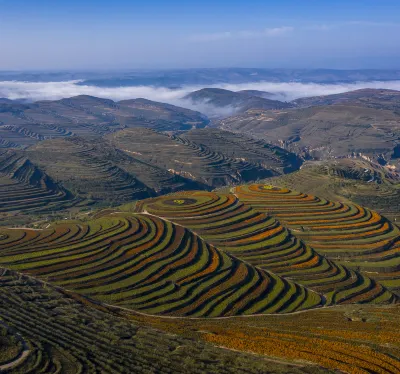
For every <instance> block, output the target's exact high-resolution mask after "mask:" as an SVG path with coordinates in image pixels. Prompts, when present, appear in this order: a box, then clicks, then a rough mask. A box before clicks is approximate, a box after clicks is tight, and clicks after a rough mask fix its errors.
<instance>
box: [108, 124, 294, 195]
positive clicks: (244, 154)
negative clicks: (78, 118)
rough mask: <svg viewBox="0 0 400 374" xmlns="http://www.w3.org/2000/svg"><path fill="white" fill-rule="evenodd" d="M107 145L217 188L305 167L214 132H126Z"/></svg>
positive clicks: (264, 147) (278, 150) (268, 148)
mask: <svg viewBox="0 0 400 374" xmlns="http://www.w3.org/2000/svg"><path fill="white" fill-rule="evenodd" d="M107 139H108V140H109V141H110V142H111V144H112V145H113V146H115V147H116V148H118V149H121V150H123V151H125V152H126V153H127V154H130V155H133V156H134V157H137V158H139V159H141V160H143V161H145V162H148V163H151V164H154V165H157V166H158V167H162V168H164V169H167V170H169V171H170V172H172V173H174V174H177V175H180V176H182V177H185V178H188V179H191V180H194V181H196V182H198V183H202V184H204V185H206V186H208V187H213V188H215V187H220V186H224V185H227V184H232V183H242V182H245V181H249V180H257V179H259V178H266V177H268V176H273V175H279V174H282V173H284V172H289V171H291V170H297V169H298V168H299V166H300V164H301V161H300V160H299V159H298V158H297V157H296V156H295V155H293V154H291V153H289V152H287V151H285V150H283V149H281V148H277V147H273V146H270V145H268V144H266V143H264V142H257V141H254V140H253V139H250V138H246V137H239V136H235V135H234V134H232V133H229V132H224V131H220V130H217V129H210V128H207V129H202V130H201V131H197V130H193V131H189V132H186V133H184V134H182V135H180V136H168V135H166V134H163V133H160V132H155V131H152V130H150V129H144V128H136V129H126V130H123V131H119V132H116V133H113V134H110V135H108V136H107Z"/></svg>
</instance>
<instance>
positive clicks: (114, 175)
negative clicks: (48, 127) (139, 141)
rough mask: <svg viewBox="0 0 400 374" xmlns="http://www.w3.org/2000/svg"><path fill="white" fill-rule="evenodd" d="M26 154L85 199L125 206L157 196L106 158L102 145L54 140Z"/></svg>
mask: <svg viewBox="0 0 400 374" xmlns="http://www.w3.org/2000/svg"><path fill="white" fill-rule="evenodd" d="M25 153H26V155H27V157H28V158H29V159H30V160H32V162H34V163H35V164H37V165H39V167H41V168H42V169H43V170H44V171H45V172H46V173H47V174H48V175H50V176H51V177H52V178H53V179H54V180H55V181H57V182H59V183H61V184H63V185H64V186H65V187H66V188H68V189H69V190H71V191H73V192H75V193H76V194H79V195H81V196H83V197H86V198H91V199H97V200H106V201H111V200H115V201H118V202H123V201H128V200H132V199H135V198H136V199H138V198H143V197H147V196H151V195H154V193H153V192H152V191H151V190H150V189H149V188H148V187H147V186H145V185H144V184H143V183H142V182H141V181H140V180H138V179H137V178H136V177H135V175H132V174H131V173H129V172H128V171H127V170H125V169H123V168H121V167H120V166H119V165H118V163H116V162H113V161H112V160H111V159H110V157H107V153H106V149H104V148H102V146H101V142H88V141H85V140H83V139H81V138H76V137H74V138H67V139H65V140H63V139H53V140H51V141H44V142H40V143H38V144H37V145H35V146H34V147H31V148H29V149H28V150H27V151H26V152H25Z"/></svg>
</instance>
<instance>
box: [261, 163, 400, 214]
mask: <svg viewBox="0 0 400 374" xmlns="http://www.w3.org/2000/svg"><path fill="white" fill-rule="evenodd" d="M265 182H266V183H268V184H273V185H277V186H282V187H287V188H289V189H293V190H299V191H303V192H305V193H307V194H312V195H316V196H320V197H324V198H326V199H329V200H337V201H342V202H345V203H356V204H358V205H362V206H366V207H368V208H371V209H373V210H376V211H378V212H379V213H381V214H383V215H384V216H386V217H388V218H390V219H391V220H393V221H394V220H397V221H398V220H399V217H400V177H399V173H398V172H395V171H392V170H390V169H388V168H387V167H385V166H381V165H379V164H376V163H371V162H369V161H367V160H364V159H347V158H345V159H337V160H327V161H307V162H306V163H304V164H303V165H302V167H301V169H300V170H298V171H297V172H294V173H291V174H288V175H284V176H280V177H276V178H270V179H267V180H265Z"/></svg>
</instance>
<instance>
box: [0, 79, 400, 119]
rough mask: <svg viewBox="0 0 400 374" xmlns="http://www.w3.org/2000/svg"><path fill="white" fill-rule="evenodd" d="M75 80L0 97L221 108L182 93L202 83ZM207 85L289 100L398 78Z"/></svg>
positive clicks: (17, 86)
mask: <svg viewBox="0 0 400 374" xmlns="http://www.w3.org/2000/svg"><path fill="white" fill-rule="evenodd" d="M78 83H79V81H66V82H17V81H3V82H0V97H5V98H9V99H14V100H15V99H29V100H32V101H38V100H57V99H61V98H65V97H72V96H77V95H91V96H97V97H103V98H109V99H112V100H115V101H118V100H124V99H133V98H138V97H143V98H147V99H150V100H154V101H160V102H166V103H170V104H174V105H178V106H182V107H186V108H190V109H194V110H199V111H201V112H204V113H206V114H209V115H215V114H217V113H218V114H219V113H221V109H217V108H213V107H212V106H211V105H209V104H207V103H202V104H193V103H191V102H189V101H188V100H184V99H183V97H184V96H185V95H187V94H188V93H190V92H192V91H195V90H198V89H201V88H204V86H194V85H190V86H183V87H181V88H179V89H170V88H166V87H152V86H130V87H96V86H87V85H80V84H78ZM209 87H219V88H225V89H227V90H232V91H239V90H260V91H267V92H271V93H273V94H274V98H275V99H277V100H283V101H290V100H294V99H297V98H300V97H309V96H319V95H329V94H337V93H342V92H346V91H353V90H357V89H361V88H386V89H394V90H400V81H390V82H381V81H371V82H356V83H349V84H319V83H299V82H287V83H284V82H256V83H242V84H229V83H226V84H219V85H213V86H209ZM231 110H232V108H223V109H222V111H223V112H222V113H221V115H222V114H223V115H229V114H230V113H229V112H230V111H231Z"/></svg>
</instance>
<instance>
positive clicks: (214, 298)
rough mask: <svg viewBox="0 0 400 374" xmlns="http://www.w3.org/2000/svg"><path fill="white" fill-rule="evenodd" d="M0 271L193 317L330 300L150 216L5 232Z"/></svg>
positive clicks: (123, 215) (112, 300)
mask: <svg viewBox="0 0 400 374" xmlns="http://www.w3.org/2000/svg"><path fill="white" fill-rule="evenodd" d="M0 264H2V265H4V266H5V267H7V268H10V269H12V270H16V271H19V272H22V273H26V274H29V275H32V276H35V277H38V278H39V279H43V280H45V281H46V282H49V283H50V284H54V285H57V286H60V287H62V288H63V289H67V290H72V291H74V292H78V293H80V294H82V295H85V296H86V297H89V298H92V299H94V300H97V301H101V302H103V303H106V304H112V305H114V306H120V307H124V308H129V309H133V310H136V311H140V312H143V313H147V314H160V315H170V316H192V317H223V316H233V315H250V314H270V313H289V312H294V311H300V310H305V309H309V308H314V307H318V306H322V305H323V304H324V298H322V297H321V296H320V294H318V293H317V292H314V291H311V290H308V289H306V288H304V287H303V286H301V285H299V284H296V283H294V282H293V281H291V280H288V279H285V278H282V277H280V276H279V275H277V274H274V273H271V272H268V271H265V270H262V269H260V268H257V267H254V266H253V265H251V264H250V263H247V262H243V261H242V260H240V259H238V258H236V257H233V256H232V255H229V254H227V253H225V252H224V251H220V250H219V249H218V248H216V247H214V246H212V245H210V244H208V243H207V242H205V241H204V240H202V239H201V238H200V237H199V236H197V235H195V234H194V233H193V232H191V231H189V230H188V229H186V228H184V227H182V226H180V225H175V224H173V223H172V222H170V221H167V220H163V219H161V218H158V217H155V216H151V215H146V214H129V213H116V214H112V213H111V214H109V215H106V216H103V217H102V218H98V219H95V220H92V221H89V222H87V223H82V222H76V223H74V222H68V223H61V224H56V225H53V226H51V227H49V228H47V229H45V230H30V229H1V230H0Z"/></svg>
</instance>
